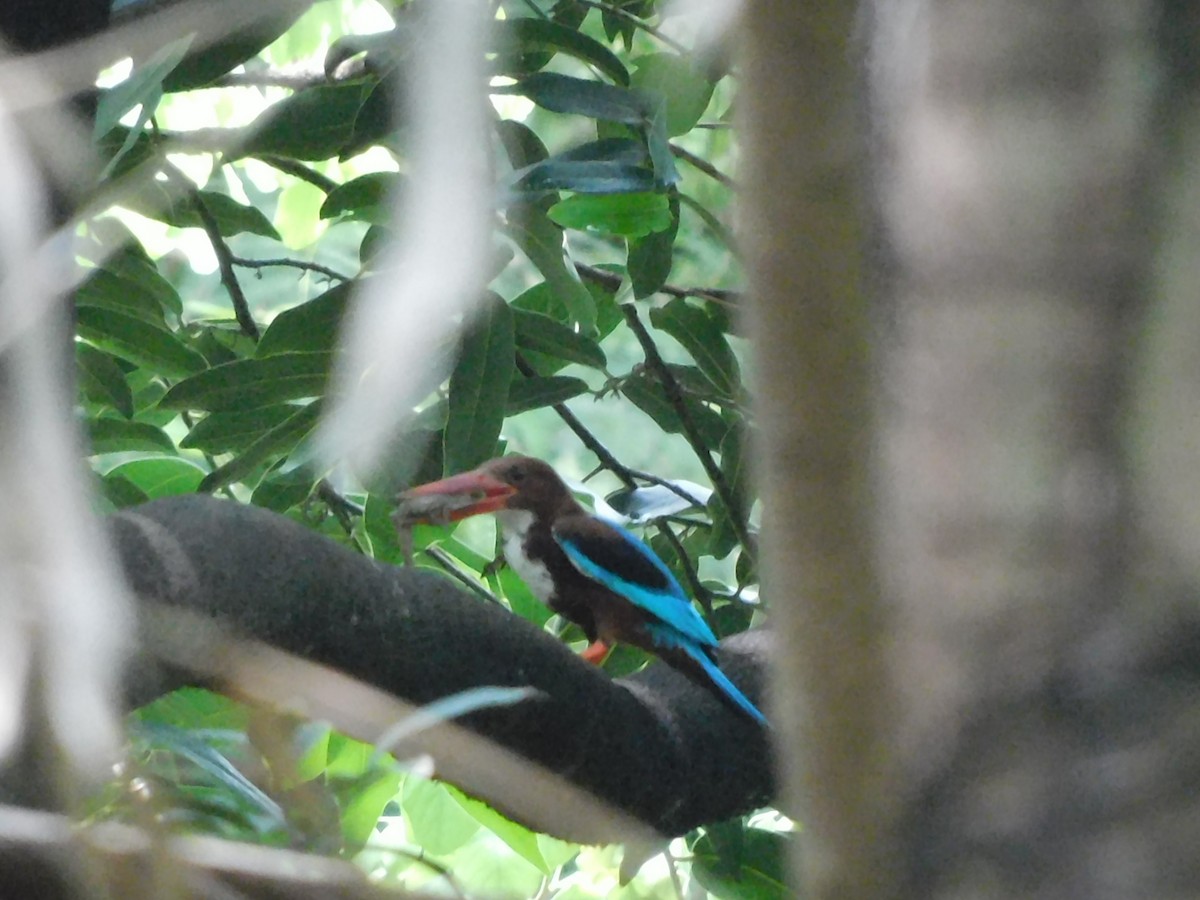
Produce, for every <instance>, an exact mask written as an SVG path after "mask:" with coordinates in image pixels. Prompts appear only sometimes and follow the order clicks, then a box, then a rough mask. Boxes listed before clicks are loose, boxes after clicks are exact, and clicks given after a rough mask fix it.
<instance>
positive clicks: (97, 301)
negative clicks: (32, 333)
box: [75, 269, 166, 327]
mask: <svg viewBox="0 0 1200 900" xmlns="http://www.w3.org/2000/svg"><path fill="white" fill-rule="evenodd" d="M75 305H76V306H77V307H83V306H93V307H97V308H99V309H112V310H116V311H117V312H121V313H125V314H126V315H129V316H133V317H134V318H137V319H141V320H142V321H143V322H149V323H150V324H151V325H157V326H159V327H162V326H164V325H165V324H166V319H165V318H164V316H163V308H162V304H161V303H160V302H159V299H158V297H156V296H155V295H154V294H153V293H151V292H150V291H149V290H146V289H144V288H143V287H142V286H141V285H140V284H138V283H137V282H136V281H131V280H129V279H127V278H122V277H121V276H120V275H116V274H114V273H113V272H109V271H107V270H105V269H95V270H93V271H92V272H91V274H89V275H88V277H87V278H85V279H84V281H83V283H82V284H80V285H79V287H78V288H76V289H75Z"/></svg>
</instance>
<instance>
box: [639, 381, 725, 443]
mask: <svg viewBox="0 0 1200 900" xmlns="http://www.w3.org/2000/svg"><path fill="white" fill-rule="evenodd" d="M621 393H622V394H624V395H625V397H627V398H628V399H629V401H630V402H631V403H632V404H633V405H634V406H636V407H637V408H638V409H640V410H641V411H642V412H644V413H645V414H646V415H648V416H649V417H650V418H652V419H653V420H654V421H655V422H656V423H658V427H659V428H661V429H662V430H663V431H665V432H667V433H668V434H686V429H685V428H684V425H683V420H682V419H681V418H680V415H679V412H678V410H677V409H676V408H675V406H674V404H672V403H671V401H670V399H669V398H668V397H667V392H666V389H665V388H664V387H663V386H662V384H661V382H660V381H659V380H658V378H657V377H654V376H651V375H650V374H649V373H648V372H647V371H646V370H641V371H639V372H636V373H634V374H633V375H631V376H629V377H628V378H626V379H625V380H624V381H622V382H621ZM683 402H684V406H685V407H686V409H687V410H688V413H689V417H690V418H691V420H692V423H693V424H694V425H695V426H696V431H697V434H698V436H699V439H700V441H701V443H703V444H704V446H705V447H707V448H708V449H710V450H715V449H716V448H717V447H718V446H720V443H721V439H722V438H723V437H724V436H725V432H726V431H727V430H728V427H727V426H726V425H725V422H724V420H723V419H722V418H721V417H720V416H719V415H718V414H717V413H715V412H714V411H713V410H711V409H709V408H708V407H707V406H705V405H704V404H702V403H700V402H698V401H697V400H695V399H694V398H692V397H685V398H684V401H683Z"/></svg>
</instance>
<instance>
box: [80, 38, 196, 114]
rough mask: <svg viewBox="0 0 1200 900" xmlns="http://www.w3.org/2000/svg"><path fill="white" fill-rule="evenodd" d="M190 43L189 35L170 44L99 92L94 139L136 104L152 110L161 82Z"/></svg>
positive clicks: (158, 95)
mask: <svg viewBox="0 0 1200 900" xmlns="http://www.w3.org/2000/svg"><path fill="white" fill-rule="evenodd" d="M191 43H192V37H191V36H190V35H189V36H187V37H182V38H179V39H178V40H175V41H172V42H171V43H169V44H167V45H166V46H165V47H163V48H161V49H160V50H158V51H156V52H155V53H154V54H153V55H152V56H151V57H150V58H149V59H148V60H146V61H145V62H144V63H142V64H141V65H139V66H138V67H137V68H136V69H134V70H133V71H132V72H131V73H130V74H129V77H128V78H126V79H125V80H124V81H122V82H121V83H120V84H118V85H115V86H114V87H111V88H109V89H108V90H105V91H102V92H101V93H100V99H99V101H98V102H97V104H96V123H95V128H94V129H93V130H94V132H95V136H96V137H102V136H103V135H106V134H108V132H110V131H112V129H113V128H114V127H116V125H117V123H118V122H119V121H120V120H121V117H122V116H124V115H125V113H127V112H129V110H131V109H133V108H134V107H135V106H137V105H138V104H149V105H150V109H151V111H153V107H154V106H157V105H158V101H159V100H160V99H161V97H162V83H163V79H164V78H166V77H167V75H168V73H170V71H171V70H172V69H174V68H175V67H176V66H178V65H179V63H180V61H181V60H182V59H183V57H184V54H186V53H187V50H188V47H189V46H191Z"/></svg>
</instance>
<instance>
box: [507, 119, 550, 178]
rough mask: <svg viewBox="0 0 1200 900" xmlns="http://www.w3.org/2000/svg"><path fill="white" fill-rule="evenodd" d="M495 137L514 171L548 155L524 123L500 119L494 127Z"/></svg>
mask: <svg viewBox="0 0 1200 900" xmlns="http://www.w3.org/2000/svg"><path fill="white" fill-rule="evenodd" d="M495 128H496V136H497V137H499V138H500V143H501V144H502V145H503V146H504V153H505V155H506V156H508V161H509V163H510V164H511V165H512V167H513V168H514V169H524V168H526V167H527V166H531V165H533V164H534V163H537V162H540V161H541V160H543V159H545V158H546V157H547V156H549V155H550V153H549V151H547V150H546V145H545V144H543V143H542V139H541V138H540V137H538V136H537V135H536V134H535V133H534V132H533V130H532V129H531V128H530V127H529V126H528V125H526V124H525V123H524V122H517V121H514V120H512V119H501V120H500V121H499V122H497V123H496V125H495Z"/></svg>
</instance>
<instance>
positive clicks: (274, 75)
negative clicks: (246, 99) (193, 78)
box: [208, 72, 329, 91]
mask: <svg viewBox="0 0 1200 900" xmlns="http://www.w3.org/2000/svg"><path fill="white" fill-rule="evenodd" d="M325 84H329V79H328V78H326V77H325V73H324V72H301V73H298V74H295V75H287V74H285V73H283V72H230V73H229V74H228V75H222V76H221V77H220V78H218V79H217V80H216V81H214V82H212V84H211V85H208V86H209V87H219V88H226V87H250V88H264V87H277V88H286V89H288V90H292V91H302V90H305V89H306V88H313V87H320V86H321V85H325Z"/></svg>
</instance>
